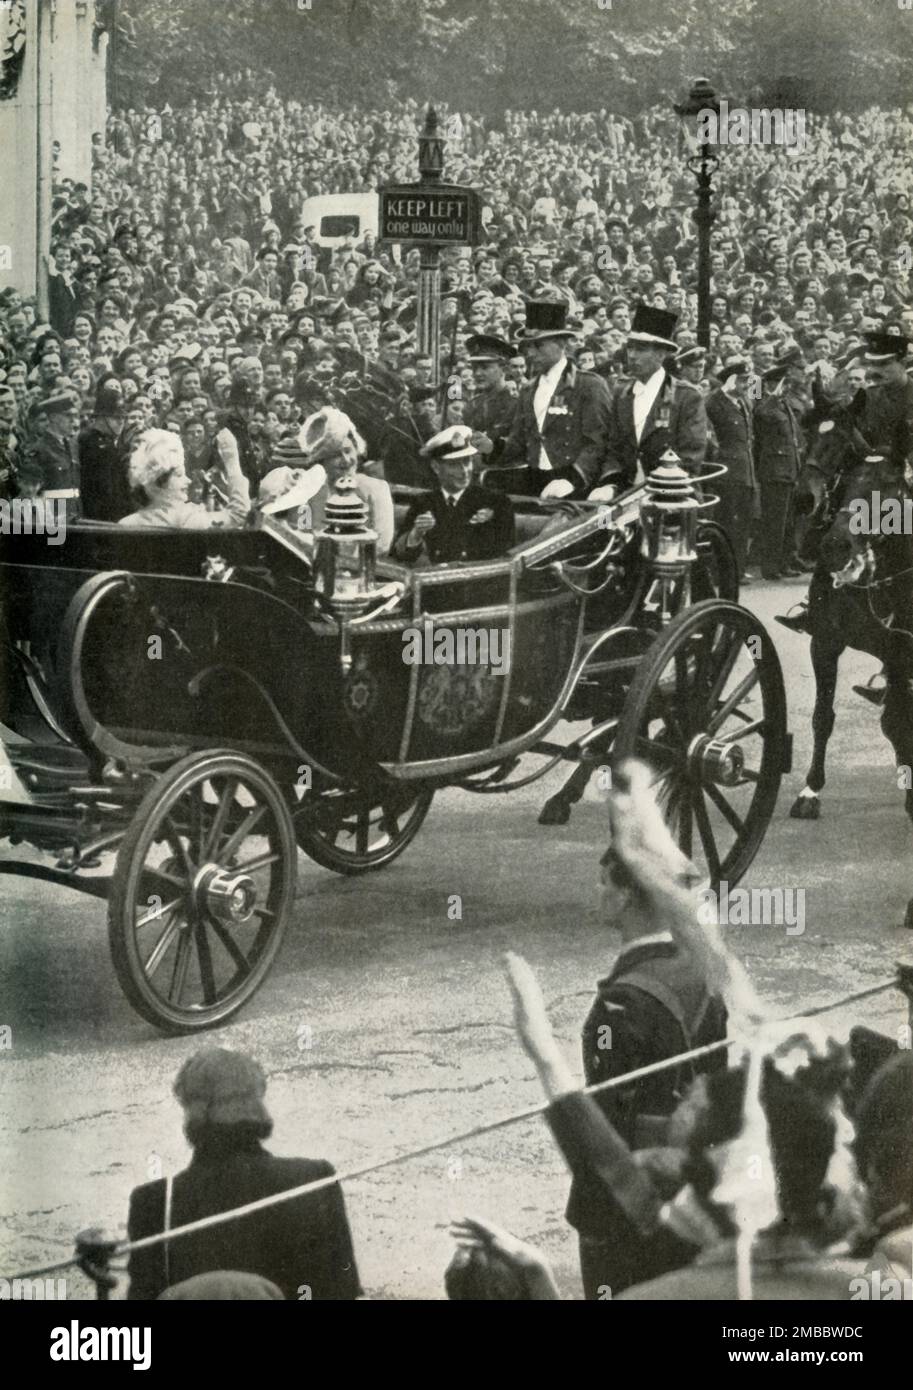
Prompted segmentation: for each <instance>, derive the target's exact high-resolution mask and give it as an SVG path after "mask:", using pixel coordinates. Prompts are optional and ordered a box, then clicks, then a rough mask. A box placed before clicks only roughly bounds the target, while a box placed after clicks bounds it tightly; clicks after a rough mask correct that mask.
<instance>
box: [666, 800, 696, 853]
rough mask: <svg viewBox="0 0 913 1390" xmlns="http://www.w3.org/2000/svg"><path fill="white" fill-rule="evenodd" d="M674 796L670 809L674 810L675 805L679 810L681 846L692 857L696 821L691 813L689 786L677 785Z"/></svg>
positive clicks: (679, 838) (679, 839) (679, 840)
mask: <svg viewBox="0 0 913 1390" xmlns="http://www.w3.org/2000/svg"><path fill="white" fill-rule="evenodd" d="M673 796H674V800H673V803H672V805H671V806H670V808H669V809H670V811H672V810H673V807H674V808H675V809H676V810H677V812H678V842H679V847H680V848H681V851H682V853H683V854H686V855H687V856H688V858H689V859H690V858H691V852H692V842H693V838H694V823H693V818H692V815H691V799H690V797H689V795H688V788H687V786H684V787H683V786H682V785H681V784H679V786H678V787H676V789H675V792H674V794H673Z"/></svg>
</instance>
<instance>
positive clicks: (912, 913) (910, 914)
mask: <svg viewBox="0 0 913 1390" xmlns="http://www.w3.org/2000/svg"><path fill="white" fill-rule="evenodd" d="M903 924H904V926H905V927H906V929H907V931H913V898H911V899H910V901H909V902H908V903H907V910H906V912H905V913H904V919H903Z"/></svg>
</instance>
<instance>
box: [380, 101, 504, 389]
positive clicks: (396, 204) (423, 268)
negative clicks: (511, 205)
mask: <svg viewBox="0 0 913 1390" xmlns="http://www.w3.org/2000/svg"><path fill="white" fill-rule="evenodd" d="M418 167H419V174H420V179H419V182H418V183H406V184H396V185H394V184H388V185H386V187H384V188H382V189H381V190H380V226H379V228H378V236H379V238H380V240H382V241H399V242H402V243H404V244H406V245H408V246H410V247H417V248H418V250H419V254H420V256H421V265H420V268H419V277H418V307H417V311H416V343H417V346H418V350H419V352H421V353H422V354H423V355H424V356H427V357H430V358H431V361H432V364H433V368H434V376H433V378H432V379H433V380H434V381H435V382H440V380H441V247H442V246H477V245H478V244H479V240H480V238H481V217H480V204H479V195H478V193H477V192H476V191H475V189H474V188H465V187H463V186H462V185H460V184H454V183H444V182H443V178H442V175H443V172H444V139H443V136H442V135H441V134H440V132H439V130H438V120H437V113H436V111H435V110H434V107H433V106H430V107H429V108H428V114H427V115H426V117H425V125H424V129H423V130H422V132H421V134H420V135H419V141H418Z"/></svg>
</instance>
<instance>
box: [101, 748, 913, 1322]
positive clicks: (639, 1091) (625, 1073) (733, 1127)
mask: <svg viewBox="0 0 913 1390" xmlns="http://www.w3.org/2000/svg"><path fill="white" fill-rule="evenodd" d="M609 818H610V825H611V841H610V844H609V847H608V849H607V851H606V853H605V854H604V855H603V857H602V860H601V902H600V909H599V914H598V920H599V924H600V925H599V930H601V931H602V932H604V933H605V935H606V938H607V946H609V944H610V942H611V938H612V937H614V936H616V935H617V934H620V938H621V946H620V950H618V952H617V955H616V958H615V960H614V963H613V966H612V969H611V972H610V974H609V975H608V976H607V977H606V978H605V979H604V980H601V981H600V982H599V985H598V989H597V993H596V996H595V998H594V1000H593V1004H592V1008H591V1010H590V1013H589V1015H588V1017H587V1019H586V1021H585V1022H584V1025H583V1029H582V1054H583V1068H584V1074H585V1078H586V1081H587V1082H588V1083H590V1084H591V1085H592V1084H599V1085H602V1086H603V1089H602V1090H600V1091H598V1092H596V1093H593V1092H586V1091H584V1090H582V1089H581V1085H580V1082H579V1080H578V1077H577V1075H576V1069H575V1068H574V1067H573V1066H572V1065H571V1064H570V1063H569V1062H568V1060H567V1057H566V1055H565V1052H564V1050H563V1049H562V1047H561V1046H560V1045H559V1043H558V1042H557V1040H556V1038H555V1036H554V1033H553V1031H552V1025H551V1022H550V1020H549V1015H548V1010H547V1007H546V1003H545V1000H544V998H543V996H542V993H541V991H540V989H539V986H538V983H537V981H536V978H535V976H534V974H533V972H532V970H531V968H530V966H529V965H528V964H527V963H526V962H525V961H524V960H523V959H522V958H521V957H518V956H516V955H513V954H509V955H508V956H507V957H506V961H505V964H506V968H507V975H508V981H509V986H510V991H511V994H512V997H513V1017H514V1025H515V1029H516V1033H517V1037H518V1040H519V1042H520V1044H521V1046H522V1048H523V1050H524V1051H525V1053H526V1054H527V1056H528V1058H529V1059H530V1060H531V1061H532V1063H533V1064H534V1065H535V1069H536V1072H537V1074H538V1077H539V1080H540V1083H541V1086H542V1090H543V1093H544V1097H545V1101H546V1106H545V1108H544V1117H545V1121H546V1123H547V1124H548V1126H549V1128H550V1130H551V1132H552V1135H553V1138H554V1139H555V1141H556V1144H557V1146H558V1148H559V1149H560V1151H561V1153H562V1155H563V1157H564V1158H565V1160H566V1162H567V1166H568V1168H569V1170H570V1173H571V1175H572V1179H573V1183H572V1188H571V1195H570V1201H569V1204H568V1208H567V1213H566V1215H567V1220H568V1222H569V1223H570V1225H571V1226H573V1227H574V1228H575V1230H576V1232H577V1235H578V1237H579V1243H580V1270H581V1276H582V1284H583V1290H584V1295H585V1297H586V1298H588V1299H592V1300H597V1301H602V1300H609V1299H612V1300H615V1299H620V1300H626V1299H634V1300H642V1299H654V1300H665V1299H676V1300H677V1299H684V1300H689V1301H694V1300H703V1299H707V1300H712V1301H723V1300H735V1299H737V1298H738V1299H745V1298H752V1297H753V1298H756V1299H760V1300H770V1299H778V1298H779V1299H788V1300H804V1299H809V1300H818V1299H828V1300H834V1301H851V1300H853V1299H858V1298H866V1299H868V1298H873V1299H875V1298H886V1299H899V1298H901V1297H906V1298H909V1297H910V1294H909V1292H903V1290H905V1289H908V1288H909V1278H908V1273H907V1271H908V1268H909V1257H910V1237H911V1224H910V1223H911V1202H913V1146H911V1133H913V1131H911V1120H913V1053H911V1051H910V1049H909V1046H908V1043H909V1029H908V1028H907V1029H906V1030H899V1032H898V1035H897V1037H896V1038H891V1037H888V1036H884V1035H882V1034H879V1033H876V1032H874V1031H872V1030H870V1029H867V1028H865V1027H856V1028H854V1029H853V1030H852V1031H851V1033H850V1038H849V1043H848V1045H847V1044H843V1043H841V1042H839V1041H837V1039H836V1038H835V1037H833V1036H830V1035H829V1033H828V1030H827V1026H826V1022H825V1021H823V1020H819V1019H811V1018H793V1019H791V1020H777V1019H775V1018H773V1017H772V1016H771V1014H770V1012H769V1010H768V1008H767V1006H766V1005H765V1004H764V1003H763V1002H762V1000H760V999H759V998H758V996H757V995H756V994H755V992H754V989H753V987H752V985H751V983H750V981H749V979H748V976H747V975H746V973H745V971H744V970H743V968H742V967H741V965H740V963H739V962H738V960H737V959H736V958H735V957H734V956H732V955H731V954H730V953H729V951H728V949H727V947H726V946H725V945H724V943H723V941H722V938H721V937H720V935H719V934H718V933H717V932H716V931H715V930H713V929H712V927H710V926H708V925H707V923H706V920H702V913H701V910H700V907H699V903H700V901H701V890H700V887H699V883H698V876H697V874H696V872H695V869H694V866H693V865H692V864H691V863H690V862H689V861H688V860H687V859H686V858H685V856H684V855H683V854H682V852H681V850H680V849H679V848H678V846H677V845H676V844H675V843H674V841H673V839H672V835H671V833H670V831H669V829H668V827H667V826H666V825H665V823H664V821H663V819H662V815H661V812H660V810H659V807H658V805H657V803H656V801H655V799H654V794H653V792H652V791H651V773H650V771H649V769H648V768H647V767H645V766H644V765H642V764H636V763H627V764H624V765H622V767H621V768H620V769H619V770H618V775H617V777H616V779H615V781H614V783H613V790H612V793H611V796H610V800H609ZM611 944H612V945H613V946H614V943H611ZM910 975H911V972H910V970H909V969H907V970H903V969H902V970H901V973H900V979H899V981H898V984H899V987H900V988H901V990H902V991H903V993H904V994H906V995H907V997H908V998H909V997H910V993H911V987H913V979H911V978H910ZM904 1031H905V1033H906V1037H904ZM905 1042H906V1044H907V1045H906V1046H905ZM660 1068H661V1069H660ZM635 1073H637V1076H636V1079H634V1080H632V1079H631V1077H632V1075H633V1074H635ZM265 1092H266V1078H265V1076H264V1073H263V1072H262V1070H261V1068H260V1067H259V1066H258V1065H257V1063H256V1062H255V1061H254V1060H253V1059H251V1058H249V1057H246V1056H243V1055H241V1054H238V1053H234V1052H229V1051H226V1050H224V1049H222V1048H212V1047H210V1048H207V1049H205V1050H204V1051H202V1052H200V1053H198V1054H197V1055H196V1056H194V1057H192V1058H190V1059H189V1060H187V1061H186V1062H185V1063H184V1065H183V1066H182V1068H181V1071H180V1073H179V1075H178V1078H177V1081H176V1084H175V1094H176V1095H177V1097H178V1100H179V1101H180V1103H181V1105H182V1107H183V1111H184V1130H185V1134H186V1137H187V1140H188V1143H189V1144H190V1146H191V1148H192V1150H193V1158H192V1161H191V1163H190V1164H189V1166H188V1167H187V1168H186V1169H184V1170H183V1171H182V1172H180V1173H178V1174H176V1175H175V1176H174V1177H173V1178H162V1177H159V1178H156V1179H155V1180H154V1181H152V1182H149V1183H146V1184H144V1185H143V1186H141V1187H139V1188H137V1189H135V1190H134V1191H133V1193H132V1194H131V1198H130V1218H129V1227H128V1229H129V1235H130V1239H131V1240H133V1241H136V1240H141V1241H142V1240H144V1239H145V1238H147V1237H150V1236H163V1235H164V1236H167V1234H168V1233H169V1232H173V1231H176V1230H177V1229H178V1228H179V1227H181V1226H183V1225H184V1224H185V1223H189V1222H192V1221H194V1220H196V1219H197V1218H205V1217H210V1216H212V1215H214V1214H215V1213H217V1212H224V1213H227V1212H229V1211H230V1210H231V1209H233V1208H236V1207H242V1206H245V1205H246V1204H248V1203H255V1204H256V1203H258V1202H260V1201H261V1200H262V1199H269V1198H270V1197H278V1196H279V1194H284V1196H283V1198H282V1201H281V1204H277V1205H273V1204H270V1203H269V1202H268V1201H267V1205H265V1206H263V1207H261V1208H258V1209H257V1210H255V1211H254V1212H249V1211H245V1213H244V1214H242V1215H236V1216H232V1217H230V1218H228V1217H227V1218H226V1219H225V1220H224V1221H223V1222H220V1223H218V1224H216V1225H214V1226H209V1225H207V1226H205V1227H204V1228H203V1229H201V1230H195V1231H193V1232H190V1233H187V1234H184V1235H181V1236H180V1237H175V1238H174V1239H168V1238H166V1239H164V1240H159V1241H158V1242H156V1243H155V1244H153V1245H145V1244H144V1245H142V1246H141V1248H140V1249H138V1250H134V1251H133V1252H132V1254H131V1256H130V1264H129V1276H130V1286H129V1291H128V1297H130V1298H131V1299H139V1300H148V1299H155V1298H160V1297H166V1298H187V1299H190V1298H198V1299H207V1298H220V1299H261V1298H264V1297H272V1298H275V1299H281V1298H284V1299H301V1298H308V1299H315V1300H323V1299H355V1298H358V1297H360V1296H361V1295H362V1284H361V1280H360V1277H359V1272H358V1267H357V1251H356V1249H355V1248H354V1247H353V1241H352V1237H351V1234H350V1231H349V1225H348V1218H347V1214H346V1206H345V1202H344V1199H343V1195H342V1192H341V1190H340V1186H339V1182H338V1181H337V1180H336V1174H335V1170H334V1169H333V1167H332V1166H331V1165H330V1163H328V1162H327V1161H326V1160H324V1159H313V1158H279V1157H276V1156H273V1155H272V1154H271V1153H270V1152H269V1151H268V1150H267V1149H265V1148H264V1147H263V1141H264V1140H266V1139H268V1138H269V1136H270V1133H271V1130H272V1120H271V1117H270V1115H269V1112H268V1110H267V1108H266V1105H265V1099H264V1097H265ZM516 1118H517V1119H518V1120H519V1119H523V1120H528V1119H529V1118H530V1115H529V1111H528V1110H527V1111H523V1112H520V1114H518V1115H517V1117H516ZM467 1138H468V1137H467V1136H464V1139H467ZM311 1185H313V1186H312V1190H310V1191H303V1192H298V1193H296V1195H295V1196H294V1197H292V1196H290V1194H289V1189H292V1188H297V1187H305V1186H311ZM451 1231H452V1235H453V1237H454V1240H455V1242H456V1247H457V1248H456V1252H455V1254H454V1256H453V1259H452V1261H451V1263H450V1265H449V1267H448V1269H447V1271H446V1274H445V1278H444V1285H445V1288H446V1291H447V1294H448V1296H449V1297H450V1298H452V1299H461V1300H464V1299H471V1300H479V1299H481V1300H499V1301H500V1300H540V1299H541V1300H547V1299H556V1298H560V1297H562V1292H561V1289H560V1287H559V1284H558V1282H557V1281H556V1279H555V1277H554V1275H553V1273H552V1271H551V1269H550V1267H549V1265H548V1263H547V1262H546V1260H545V1259H544V1258H543V1257H542V1255H541V1254H540V1253H539V1252H538V1251H537V1250H536V1249H535V1248H534V1247H533V1246H532V1245H530V1244H527V1243H526V1242H525V1241H523V1240H522V1239H518V1238H517V1237H516V1236H514V1235H512V1234H510V1233H508V1232H507V1231H504V1230H502V1229H500V1228H499V1227H497V1226H494V1225H492V1224H490V1223H489V1222H488V1221H487V1220H486V1219H484V1218H480V1217H478V1216H472V1217H469V1216H467V1217H464V1218H461V1219H458V1220H455V1221H454V1222H453V1223H452V1227H451ZM264 1281H266V1286H264ZM572 1296H574V1295H572Z"/></svg>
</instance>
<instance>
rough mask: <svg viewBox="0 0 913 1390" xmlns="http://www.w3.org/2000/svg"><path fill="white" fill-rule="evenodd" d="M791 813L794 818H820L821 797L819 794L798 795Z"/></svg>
mask: <svg viewBox="0 0 913 1390" xmlns="http://www.w3.org/2000/svg"><path fill="white" fill-rule="evenodd" d="M789 814H790V815H791V816H792V818H793V820H820V818H821V799H820V797H817V796H797V797H796V799H795V801H794V802H793V804H792V806H790V808H789Z"/></svg>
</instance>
